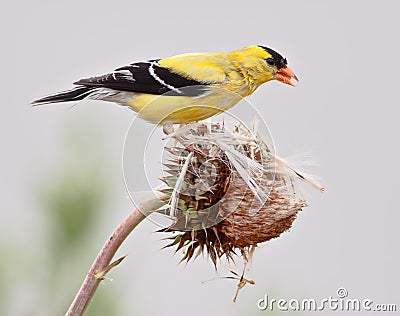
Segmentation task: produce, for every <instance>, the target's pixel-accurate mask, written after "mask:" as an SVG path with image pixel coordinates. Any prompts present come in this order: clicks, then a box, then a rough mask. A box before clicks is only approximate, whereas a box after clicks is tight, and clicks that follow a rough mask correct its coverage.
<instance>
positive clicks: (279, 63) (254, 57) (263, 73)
mask: <svg viewBox="0 0 400 316" xmlns="http://www.w3.org/2000/svg"><path fill="white" fill-rule="evenodd" d="M236 53H237V54H238V57H239V56H240V57H239V60H240V68H242V69H243V70H245V71H246V72H247V73H248V75H249V76H250V77H252V79H253V80H255V81H256V82H257V83H259V84H262V83H264V82H267V81H270V80H278V81H280V82H283V83H286V84H288V85H291V86H294V83H293V82H292V81H291V79H294V80H296V81H298V79H297V77H296V75H295V74H294V72H293V70H292V69H290V68H289V67H288V65H287V60H286V58H284V57H283V56H282V55H281V54H279V53H278V52H276V51H274V50H273V49H271V48H268V47H265V46H247V47H243V48H241V49H239V50H237V51H236Z"/></svg>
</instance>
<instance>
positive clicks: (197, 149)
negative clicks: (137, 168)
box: [161, 122, 322, 268]
mask: <svg viewBox="0 0 400 316" xmlns="http://www.w3.org/2000/svg"><path fill="white" fill-rule="evenodd" d="M170 137H171V138H173V139H175V143H174V145H172V146H167V147H166V148H165V149H166V150H167V151H168V153H169V159H168V160H169V161H168V162H167V163H165V164H164V166H165V173H166V175H165V177H163V178H162V180H163V181H164V182H165V183H166V184H167V188H166V189H165V190H163V192H164V193H166V194H168V195H169V196H170V202H169V207H168V209H167V210H166V212H165V211H164V213H165V214H166V215H168V216H170V217H171V218H172V219H173V221H174V222H173V224H172V225H170V226H169V227H167V228H165V229H162V230H161V231H162V232H174V234H173V235H172V236H170V237H168V238H167V239H171V240H172V242H171V243H170V244H168V245H167V246H165V247H172V246H176V251H178V250H181V249H182V250H184V255H183V257H182V259H181V261H187V262H188V261H189V260H190V259H191V258H193V257H194V258H196V257H197V256H198V255H199V254H201V253H203V252H205V251H206V252H207V253H208V255H209V257H210V258H211V260H212V262H213V263H214V266H215V268H217V262H218V259H219V258H221V257H222V256H224V255H225V256H226V258H227V259H228V260H230V259H233V255H234V254H238V253H240V254H241V255H242V257H243V258H244V259H245V261H246V260H247V259H249V258H248V257H249V254H250V249H251V248H252V247H255V246H257V244H259V243H262V242H265V241H268V240H270V239H272V238H276V237H278V236H279V235H280V234H282V233H283V232H284V231H286V230H288V229H289V228H290V227H291V226H292V223H293V221H294V220H295V218H296V215H297V213H298V212H299V211H301V209H302V208H303V207H304V206H306V201H305V200H304V199H303V198H301V192H300V190H299V188H298V182H299V179H301V180H305V181H307V182H309V183H312V184H313V185H314V186H317V185H316V184H314V182H312V181H311V180H310V179H309V178H308V177H307V176H306V175H304V174H301V173H300V172H298V171H296V170H295V169H294V168H293V167H291V166H290V165H289V164H287V163H286V161H284V160H283V159H280V158H278V157H276V156H275V155H274V154H273V153H272V152H271V151H270V149H269V148H268V146H267V145H266V144H265V142H264V141H263V140H262V139H261V138H260V136H259V135H258V133H257V131H254V130H250V129H248V128H246V127H245V126H243V125H241V124H239V125H237V126H235V127H234V128H233V129H232V131H229V130H228V129H226V128H225V127H224V126H221V125H220V124H208V123H204V122H199V123H192V124H189V125H184V126H181V127H180V128H179V129H178V130H176V131H175V132H174V133H173V134H172V135H170ZM317 187H318V186H317ZM318 188H319V189H321V190H322V188H320V187H318Z"/></svg>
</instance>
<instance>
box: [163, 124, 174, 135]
mask: <svg viewBox="0 0 400 316" xmlns="http://www.w3.org/2000/svg"><path fill="white" fill-rule="evenodd" d="M162 128H163V132H164V134H165V135H169V134H172V133H173V132H175V129H174V125H173V124H172V123H171V122H167V123H164V125H163V127H162Z"/></svg>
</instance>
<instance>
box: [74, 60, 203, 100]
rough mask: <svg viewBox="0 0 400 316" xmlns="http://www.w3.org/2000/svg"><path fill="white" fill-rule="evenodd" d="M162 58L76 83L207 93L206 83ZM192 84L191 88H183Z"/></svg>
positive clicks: (150, 91)
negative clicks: (173, 68)
mask: <svg viewBox="0 0 400 316" xmlns="http://www.w3.org/2000/svg"><path fill="white" fill-rule="evenodd" d="M158 61H159V60H151V61H148V62H138V63H133V64H130V65H128V66H124V67H120V68H117V69H115V70H114V72H112V73H109V74H106V75H103V76H97V77H91V78H85V79H81V80H79V81H77V82H75V83H74V84H76V85H83V86H86V87H104V88H111V89H115V90H120V91H131V92H140V93H148V94H156V95H161V94H164V93H168V95H185V96H187V95H191V96H197V95H200V94H202V93H204V90H206V87H205V86H204V83H202V82H200V81H197V80H194V79H190V78H186V77H184V76H181V75H179V74H176V73H174V72H172V71H170V70H169V69H167V68H164V67H161V66H159V65H158ZM184 87H189V88H188V89H183V88H184Z"/></svg>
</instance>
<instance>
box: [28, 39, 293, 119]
mask: <svg viewBox="0 0 400 316" xmlns="http://www.w3.org/2000/svg"><path fill="white" fill-rule="evenodd" d="M292 78H293V79H295V80H297V77H296V75H295V74H294V72H293V71H292V70H291V69H290V68H289V67H288V66H287V60H286V58H284V57H282V56H281V55H280V54H279V53H277V52H276V51H274V50H273V49H271V48H268V47H265V46H246V47H243V48H240V49H237V50H234V51H231V52H226V53H188V54H181V55H176V56H173V57H168V58H164V59H155V60H149V61H146V62H137V63H132V64H130V65H127V66H124V67H120V68H117V69H115V70H114V71H113V72H111V73H109V74H106V75H102V76H96V77H91V78H86V79H81V80H78V81H77V82H75V83H74V84H75V85H76V87H74V88H73V89H71V90H68V91H64V92H59V93H56V94H53V95H50V96H47V97H44V98H41V99H38V100H35V101H33V102H32V104H33V105H39V104H46V103H56V102H67V101H78V100H83V99H92V100H93V99H94V100H104V101H110V102H115V103H118V104H121V105H124V106H128V107H130V108H131V109H133V110H134V111H136V112H137V113H138V115H139V117H141V118H143V119H145V120H146V121H148V122H150V123H155V124H166V123H168V124H182V123H188V122H194V121H199V120H203V119H206V118H208V117H211V116H213V115H215V114H219V113H221V112H224V111H226V110H228V109H229V108H231V107H232V106H234V105H235V104H236V103H238V102H239V101H240V100H241V99H242V98H243V97H246V96H248V95H250V94H252V93H253V92H254V91H255V90H256V89H257V88H258V87H259V86H260V85H261V84H263V83H265V82H267V81H270V80H278V81H280V82H283V83H286V84H289V85H292V86H293V85H294V84H293V83H292V82H291V79H292Z"/></svg>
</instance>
